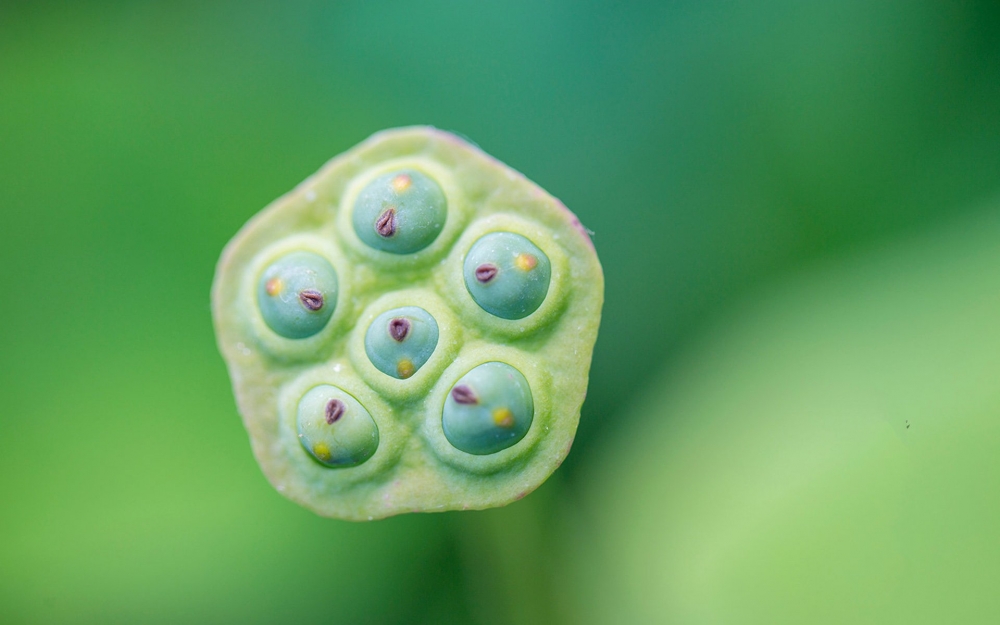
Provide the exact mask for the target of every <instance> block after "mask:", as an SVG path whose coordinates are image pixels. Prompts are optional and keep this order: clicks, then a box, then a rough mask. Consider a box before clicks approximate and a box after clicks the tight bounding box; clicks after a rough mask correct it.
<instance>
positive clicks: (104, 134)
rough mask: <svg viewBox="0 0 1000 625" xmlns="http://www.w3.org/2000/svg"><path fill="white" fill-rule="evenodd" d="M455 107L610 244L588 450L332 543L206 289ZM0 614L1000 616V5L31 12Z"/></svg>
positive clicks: (2, 406)
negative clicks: (218, 331) (270, 480)
mask: <svg viewBox="0 0 1000 625" xmlns="http://www.w3.org/2000/svg"><path fill="white" fill-rule="evenodd" d="M409 124H433V125H436V126H438V127H441V128H444V129H447V130H453V131H457V132H459V133H462V134H464V135H466V136H468V137H470V138H471V139H473V140H474V141H476V142H477V143H478V144H479V145H481V146H482V147H483V149H484V150H486V151H487V152H489V153H491V154H493V155H495V156H496V157H498V158H500V159H501V160H503V161H505V162H506V163H508V164H510V165H511V166H513V167H514V168H516V169H518V170H520V171H522V172H524V173H525V174H526V175H527V176H528V177H529V178H531V179H533V180H534V181H536V182H538V183H539V184H540V185H541V186H542V187H544V188H546V189H547V190H548V191H549V192H551V193H552V194H554V195H555V196H557V197H559V198H561V199H562V200H563V201H564V202H565V203H566V204H567V205H568V206H569V207H570V208H571V209H572V210H574V211H575V212H576V213H577V214H578V215H579V217H580V218H581V220H582V221H583V223H584V224H585V225H586V226H587V227H589V228H590V229H591V230H593V231H594V233H595V234H594V242H595V244H596V246H597V250H598V252H599V254H600V257H601V260H602V263H603V265H604V268H605V272H606V280H607V292H606V296H607V304H606V307H605V317H604V321H603V324H602V327H601V335H600V339H599V341H598V345H597V349H596V352H595V359H594V366H593V369H592V377H591V385H590V391H589V395H588V399H587V403H586V405H585V406H584V410H583V416H582V421H581V426H580V430H579V435H578V437H577V441H576V444H575V447H574V450H573V453H572V454H571V455H570V456H569V458H568V459H567V462H566V463H565V464H564V465H563V467H562V468H561V469H560V470H559V471H558V472H557V473H556V474H555V475H554V476H553V477H552V478H551V479H550V480H549V482H547V483H546V485H544V486H543V487H542V488H541V489H539V491H537V492H536V493H534V494H533V495H531V496H530V497H528V498H526V499H525V500H523V501H521V502H518V503H516V504H513V505H511V506H508V507H507V508H504V509H499V510H491V511H484V512H467V513H445V514H434V515H409V516H403V517H397V518H393V519H389V520H386V521H381V522H375V523H371V524H353V523H347V522H340V521H334V520H328V519H323V518H319V517H316V516H314V515H313V514H311V513H309V512H307V511H305V510H303V509H300V508H298V507H296V506H295V505H294V504H292V503H290V502H288V501H286V500H285V499H283V498H282V497H281V496H279V495H278V494H277V493H276V492H274V491H273V490H272V489H271V488H270V487H269V486H268V485H267V483H266V481H265V480H264V478H263V477H262V475H261V473H260V471H259V470H258V468H257V466H256V464H255V462H254V460H253V458H252V456H251V453H250V448H249V445H248V442H247V438H246V435H245V433H244V431H243V428H242V426H241V423H240V420H239V417H238V415H237V413H236V410H235V406H234V402H233V398H232V396H231V392H230V387H229V381H228V377H227V374H226V370H225V367H224V365H223V363H222V360H221V358H220V356H219V355H218V353H217V352H216V349H215V344H214V338H213V333H212V326H211V319H210V311H209V300H208V292H209V288H210V284H211V280H212V275H213V270H214V265H215V262H216V259H217V258H218V255H219V253H220V251H221V249H222V247H223V245H224V244H225V243H226V241H228V239H229V238H230V237H231V236H232V235H233V234H234V233H235V232H236V231H237V229H238V228H239V227H240V226H241V225H242V224H243V223H244V222H245V221H246V220H247V219H248V218H249V217H250V216H251V215H253V214H254V213H255V212H257V211H258V210H259V209H260V208H262V207H263V206H264V205H266V204H267V203H268V202H270V201H271V200H272V199H274V198H276V197H277V196H279V195H281V194H282V193H284V192H285V191H287V190H289V189H291V188H292V187H293V186H294V185H295V184H297V183H298V182H300V181H301V180H302V179H304V178H305V177H306V176H307V175H309V174H311V173H312V172H314V171H315V170H316V169H317V168H318V167H319V166H320V165H321V164H322V163H323V162H325V161H326V160H327V159H328V158H330V157H332V156H334V155H336V154H338V153H340V152H342V151H344V150H346V149H348V148H349V147H351V146H352V145H354V144H356V143H357V142H359V141H361V140H362V139H364V138H366V137H367V136H368V135H370V134H372V133H373V132H375V131H377V130H379V129H382V128H386V127H394V126H401V125H409ZM0 268H2V270H3V281H2V284H3V285H4V288H3V289H2V293H3V294H2V295H0V411H2V412H0V622H3V623H91V622H137V623H178V622H190V623H195V622H206V623H230V622H231V623H236V622H239V623H274V622H283V623H291V622H299V621H301V622H310V623H424V622H426V623H477V624H504V623H616V622H631V623H692V624H698V623H807V622H808V623H826V622H828V623H848V622H850V623H895V622H900V623H904V622H905V623H941V622H963V623H986V622H997V621H998V620H1000V599H998V596H1000V595H998V593H996V587H997V585H998V584H1000V532H998V531H997V528H998V527H1000V502H998V484H1000V384H998V382H1000V329H998V327H997V326H998V324H997V319H998V318H1000V9H998V7H997V5H996V3H995V2H993V1H991V0H979V1H968V2H942V1H939V2H930V1H924V0H913V1H911V2H887V1H881V0H875V1H872V0H864V1H862V0H845V1H843V2H831V3H821V2H813V3H806V2H795V1H792V0H770V1H764V2H757V3H752V6H750V3H735V2H722V1H711V0H710V1H676V2H632V3H613V2H598V1H586V0H585V1H574V2H569V1H561V2H551V3H549V2H529V1H506V2H499V3H492V2H477V3H456V2H416V3H415V2H374V1H372V2H284V3H265V2H254V1H241V2H236V1H228V2H223V1H220V2H174V3H160V2H148V1H146V2H110V1H108V2H78V3H60V4H56V3H51V4H50V3H40V2H38V3H36V2H17V1H11V0H0Z"/></svg>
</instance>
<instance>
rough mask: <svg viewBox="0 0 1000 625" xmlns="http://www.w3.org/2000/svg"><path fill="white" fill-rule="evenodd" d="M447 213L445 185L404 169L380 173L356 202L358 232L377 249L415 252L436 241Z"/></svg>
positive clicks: (355, 216) (407, 252)
mask: <svg viewBox="0 0 1000 625" xmlns="http://www.w3.org/2000/svg"><path fill="white" fill-rule="evenodd" d="M447 216H448V215H447V202H446V201H445V198H444V193H443V192H442V191H441V187H439V186H438V184H437V183H436V182H434V181H433V180H432V179H431V178H429V177H428V176H425V175H424V174H422V173H420V172H418V171H413V170H412V169H404V170H400V171H395V172H392V173H388V174H385V175H383V176H379V177H378V178H376V179H375V180H373V181H371V182H370V183H368V185H367V186H366V187H365V188H364V189H362V191H361V194H360V195H358V199H357V201H356V202H355V203H354V231H355V232H356V233H357V235H358V237H359V238H360V239H361V240H362V241H364V242H365V243H366V244H367V245H369V246H371V247H373V248H375V249H377V250H382V251H383V252H389V253H391V254H412V253H413V252H418V251H420V250H422V249H424V248H425V247H427V246H428V245H430V244H431V243H433V242H434V239H436V238H437V236H438V234H440V233H441V229H442V228H444V222H445V219H446V218H447Z"/></svg>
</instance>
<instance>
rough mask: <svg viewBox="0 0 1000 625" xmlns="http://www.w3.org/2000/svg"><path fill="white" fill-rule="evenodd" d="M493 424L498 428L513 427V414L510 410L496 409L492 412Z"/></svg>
mask: <svg viewBox="0 0 1000 625" xmlns="http://www.w3.org/2000/svg"><path fill="white" fill-rule="evenodd" d="M493 423H495V424H497V426H498V427H502V428H509V427H512V426H513V425H514V413H513V412H511V411H510V408H497V409H496V410H494V411H493Z"/></svg>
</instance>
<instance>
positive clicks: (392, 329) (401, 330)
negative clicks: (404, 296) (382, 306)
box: [389, 317, 410, 343]
mask: <svg viewBox="0 0 1000 625" xmlns="http://www.w3.org/2000/svg"><path fill="white" fill-rule="evenodd" d="M409 333H410V320H409V319H404V318H402V317H396V318H395V319H393V320H392V321H390V322H389V336H391V337H392V339H393V340H394V341H396V342H397V343H402V342H403V339H405V338H406V337H407V335H408V334H409Z"/></svg>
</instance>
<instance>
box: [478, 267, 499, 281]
mask: <svg viewBox="0 0 1000 625" xmlns="http://www.w3.org/2000/svg"><path fill="white" fill-rule="evenodd" d="M499 271H500V269H499V268H498V267H497V266H496V265H494V264H493V263H483V264H482V265H479V266H478V267H476V280H479V281H480V282H482V283H483V284H486V283H487V282H489V281H490V280H492V279H493V278H495V277H496V275H497V273H498V272H499Z"/></svg>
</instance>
